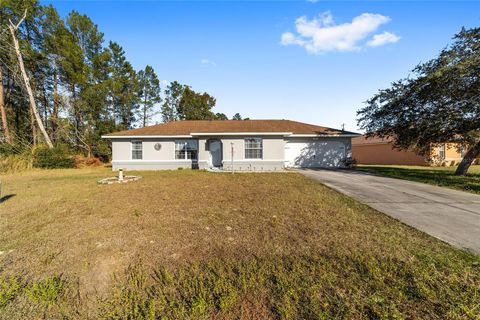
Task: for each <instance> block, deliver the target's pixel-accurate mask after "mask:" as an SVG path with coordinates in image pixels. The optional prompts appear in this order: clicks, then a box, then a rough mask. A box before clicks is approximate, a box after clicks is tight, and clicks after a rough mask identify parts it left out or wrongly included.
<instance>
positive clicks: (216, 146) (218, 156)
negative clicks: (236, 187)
mask: <svg viewBox="0 0 480 320" xmlns="http://www.w3.org/2000/svg"><path fill="white" fill-rule="evenodd" d="M208 149H209V150H210V165H211V166H212V167H221V166H222V143H221V142H220V141H219V140H212V141H210V142H209V146H208Z"/></svg>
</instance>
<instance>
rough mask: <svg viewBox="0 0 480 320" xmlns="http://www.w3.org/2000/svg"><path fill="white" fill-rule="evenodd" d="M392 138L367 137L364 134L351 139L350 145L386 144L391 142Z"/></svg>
mask: <svg viewBox="0 0 480 320" xmlns="http://www.w3.org/2000/svg"><path fill="white" fill-rule="evenodd" d="M392 142H393V138H391V137H389V138H380V137H377V136H374V137H370V138H367V137H366V136H365V135H363V136H359V137H355V138H353V139H352V146H362V145H369V144H388V143H392Z"/></svg>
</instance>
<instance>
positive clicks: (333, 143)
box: [103, 120, 358, 171]
mask: <svg viewBox="0 0 480 320" xmlns="http://www.w3.org/2000/svg"><path fill="white" fill-rule="evenodd" d="M357 136H358V134H356V133H353V132H347V131H343V130H337V129H331V128H326V127H321V126H316V125H311V124H307V123H301V122H296V121H290V120H199V121H174V122H169V123H165V124H158V125H154V126H150V127H145V128H140V129H133V130H127V131H121V132H116V133H111V134H108V135H105V136H103V138H106V139H110V140H111V141H112V168H113V170H117V169H120V168H122V169H130V170H158V169H177V168H200V169H207V168H221V169H223V170H231V169H232V166H233V169H234V170H240V171H274V170H282V169H284V168H288V167H308V168H316V167H318V168H320V167H345V166H346V165H348V162H349V159H351V156H352V154H351V138H352V137H357Z"/></svg>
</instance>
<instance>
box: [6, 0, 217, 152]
mask: <svg viewBox="0 0 480 320" xmlns="http://www.w3.org/2000/svg"><path fill="white" fill-rule="evenodd" d="M25 11H26V16H25V19H24V20H23V21H22V20H21V18H22V17H23V15H24V13H25ZM10 20H11V21H13V22H14V23H17V22H20V21H21V23H20V24H19V25H18V29H17V30H16V37H17V39H18V43H19V47H20V52H21V55H22V57H23V61H24V66H25V69H26V73H27V76H28V78H29V84H30V86H31V89H32V91H33V95H34V101H35V102H36V105H37V106H38V114H39V116H40V118H39V121H36V120H35V113H34V110H32V107H30V106H29V98H28V95H27V92H26V90H25V82H24V79H23V78H22V74H21V73H20V70H19V62H18V59H17V57H16V55H15V50H14V43H13V40H12V36H11V35H10V34H9V32H8V30H9V29H8V26H9V21H10ZM0 80H1V81H0V120H1V121H0V144H2V143H3V144H8V145H10V146H12V147H13V149H18V150H20V149H25V148H31V147H32V146H34V145H36V144H39V143H42V142H43V140H46V139H43V138H42V135H41V134H40V131H39V127H40V126H39V125H38V124H39V123H41V124H42V127H43V128H45V131H46V136H45V135H44V136H43V137H48V138H49V140H51V141H52V142H53V144H54V145H59V144H61V145H67V146H68V147H69V148H70V149H71V150H73V151H74V152H80V153H84V154H87V155H94V156H99V157H102V158H104V159H107V158H108V157H109V155H110V146H109V143H108V142H107V141H105V140H102V139H101V136H102V135H104V134H106V133H110V132H113V131H117V130H124V129H130V128H134V127H136V126H146V125H148V124H149V123H151V122H153V120H154V117H155V116H156V115H157V114H159V113H160V114H161V117H162V121H164V122H168V121H174V120H182V119H224V118H226V116H225V115H224V114H222V113H215V112H214V111H213V110H212V109H213V108H214V106H215V103H216V100H215V98H214V97H212V96H211V95H210V94H208V93H197V92H195V91H194V90H193V89H192V88H191V87H189V86H187V85H182V84H180V83H178V82H177V81H172V82H171V83H170V84H169V85H168V86H167V87H166V88H165V90H164V92H163V97H162V92H161V88H160V80H159V78H158V76H157V75H156V73H155V70H154V69H153V67H152V66H151V65H146V66H145V68H143V69H142V70H139V71H137V70H135V68H134V67H133V65H132V64H131V63H130V62H129V61H128V58H127V54H126V53H125V50H124V49H123V48H122V46H121V45H120V44H119V43H117V42H115V41H110V42H109V43H105V40H104V34H103V33H102V32H101V31H100V30H99V27H98V26H97V25H96V24H95V23H94V22H93V21H92V20H91V19H90V18H89V17H88V16H87V15H84V14H81V13H79V12H77V11H72V12H70V13H69V14H68V15H67V16H66V17H65V19H63V18H62V17H61V16H60V15H59V14H58V12H57V11H56V9H55V8H54V7H53V6H52V5H46V6H44V5H41V4H40V2H39V1H38V0H22V1H18V0H3V1H2V5H1V6H0ZM162 98H163V99H162ZM162 102H163V103H162ZM160 109H161V110H160ZM10 149H12V148H10Z"/></svg>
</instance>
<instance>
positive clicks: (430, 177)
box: [356, 165, 480, 194]
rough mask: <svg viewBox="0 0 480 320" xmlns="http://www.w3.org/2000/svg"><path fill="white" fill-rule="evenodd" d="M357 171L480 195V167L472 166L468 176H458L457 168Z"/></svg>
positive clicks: (364, 167)
mask: <svg viewBox="0 0 480 320" xmlns="http://www.w3.org/2000/svg"><path fill="white" fill-rule="evenodd" d="M356 169H357V170H360V171H366V172H371V173H375V174H379V175H382V176H387V177H391V178H399V179H405V180H412V181H417V182H423V183H429V184H433V185H437V186H442V187H448V188H452V189H458V190H462V191H468V192H472V193H478V194H480V165H475V166H471V167H470V169H469V170H468V174H467V175H466V176H456V175H455V174H454V173H455V169H456V167H421V166H374V165H359V166H356Z"/></svg>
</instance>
